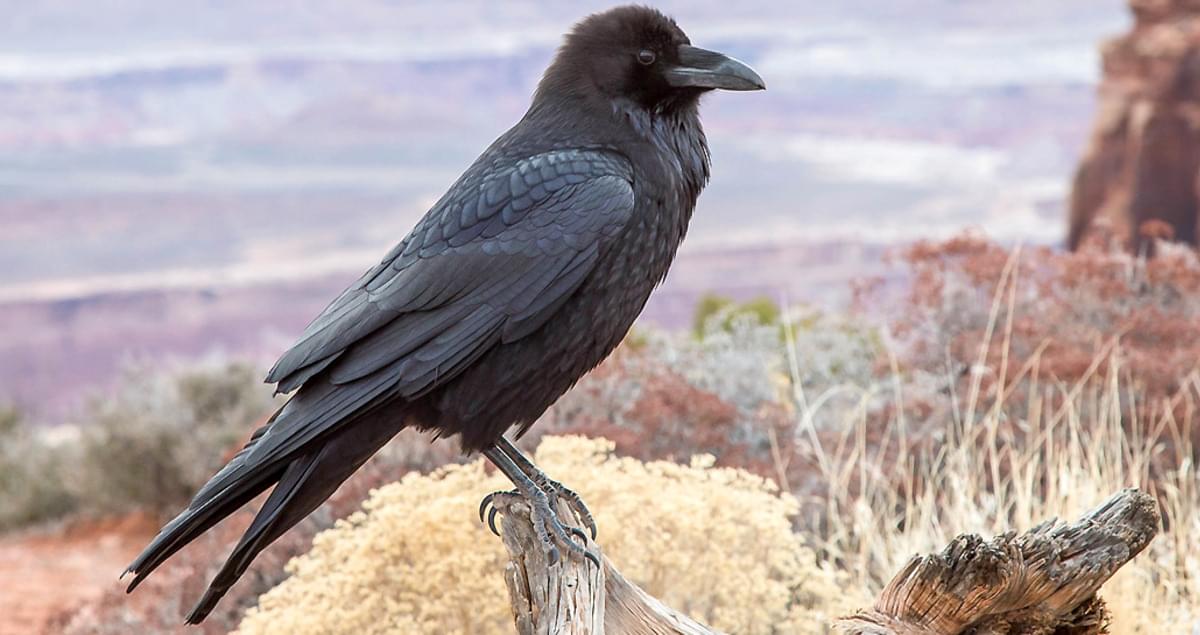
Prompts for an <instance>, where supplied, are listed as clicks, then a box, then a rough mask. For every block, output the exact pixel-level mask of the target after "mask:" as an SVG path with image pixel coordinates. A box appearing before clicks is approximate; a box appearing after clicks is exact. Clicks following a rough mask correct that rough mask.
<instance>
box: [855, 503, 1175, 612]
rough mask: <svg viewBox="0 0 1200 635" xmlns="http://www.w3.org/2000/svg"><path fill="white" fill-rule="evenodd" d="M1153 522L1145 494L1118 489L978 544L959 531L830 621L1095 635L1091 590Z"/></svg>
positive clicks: (1150, 531)
mask: <svg viewBox="0 0 1200 635" xmlns="http://www.w3.org/2000/svg"><path fill="white" fill-rule="evenodd" d="M1158 527H1159V517H1158V507H1157V505H1156V504H1155V501H1154V499H1152V498H1151V497H1149V496H1147V495H1146V494H1143V493H1142V492H1139V491H1137V490H1133V489H1127V490H1124V491H1121V492H1118V493H1117V494H1116V495H1114V496H1113V497H1112V498H1110V499H1108V500H1107V501H1106V502H1104V504H1102V505H1100V506H1099V507H1097V508H1096V509H1094V510H1092V511H1091V512H1089V513H1088V514H1087V515H1085V516H1084V517H1083V518H1081V519H1079V520H1078V521H1076V522H1074V523H1070V524H1063V523H1059V522H1057V521H1049V522H1045V523H1042V524H1041V525H1038V526H1037V527H1034V528H1033V529H1031V530H1029V531H1027V532H1025V533H1024V534H1021V535H1016V534H1013V533H1007V534H1003V535H1000V536H997V537H996V538H994V539H992V540H990V541H986V542H985V541H984V540H983V539H981V538H980V537H979V536H973V535H969V536H959V537H958V538H955V539H954V540H953V541H952V542H951V543H950V545H949V546H947V547H946V549H945V550H944V551H942V552H941V553H940V554H935V555H929V556H917V557H914V558H913V559H912V560H910V561H909V562H908V565H906V566H905V567H904V569H903V570H901V571H900V573H899V574H897V575H896V577H895V578H893V579H892V581H891V582H890V583H889V584H888V585H887V586H886V587H885V588H884V589H883V591H882V592H881V593H880V594H879V598H878V599H877V600H876V602H875V606H874V607H873V608H872V609H870V610H865V611H860V612H859V613H858V614H856V615H854V616H852V617H849V618H844V619H842V620H840V621H839V622H838V623H837V626H838V628H839V629H841V630H842V631H844V632H847V633H853V634H855V635H916V634H917V633H921V634H923V635H952V634H959V633H962V634H967V633H971V634H978V635H985V634H997V635H999V634H1001V633H1011V634H1014V635H1015V634H1018V633H1020V634H1022V635H1026V634H1028V635H1040V634H1051V633H1063V634H1071V635H1087V634H1092V633H1102V632H1104V630H1103V627H1104V623H1105V619H1106V613H1105V609H1104V604H1103V602H1101V601H1100V599H1099V598H1098V597H1097V596H1096V591H1097V590H1098V589H1099V588H1100V585H1102V584H1104V583H1105V582H1106V581H1107V580H1108V579H1109V578H1110V577H1111V576H1112V575H1113V574H1114V573H1116V571H1117V569H1120V568H1121V566H1123V565H1124V564H1125V563H1126V562H1129V561H1130V560H1131V559H1132V558H1133V557H1134V556H1136V555H1137V554H1138V553H1139V552H1141V551H1142V549H1145V548H1146V545H1148V544H1150V540H1151V539H1153V538H1154V535H1155V534H1156V533H1157V532H1158Z"/></svg>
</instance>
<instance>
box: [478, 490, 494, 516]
mask: <svg viewBox="0 0 1200 635" xmlns="http://www.w3.org/2000/svg"><path fill="white" fill-rule="evenodd" d="M495 497H496V493H495V492H492V493H491V494H488V495H487V496H484V497H483V500H482V501H479V522H481V523H482V522H483V513H484V512H485V511H487V508H488V505H489V504H490V503H491V502H492V499H493V498H495Z"/></svg>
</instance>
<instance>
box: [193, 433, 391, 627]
mask: <svg viewBox="0 0 1200 635" xmlns="http://www.w3.org/2000/svg"><path fill="white" fill-rule="evenodd" d="M403 425H404V422H403V419H402V418H394V417H387V416H383V413H374V414H371V415H366V416H364V417H362V418H360V419H359V420H357V421H354V422H351V423H349V424H348V425H346V426H345V427H344V428H342V429H341V430H340V431H338V432H337V433H335V435H334V436H333V437H331V438H328V439H326V440H324V442H323V443H321V444H320V445H319V446H317V447H315V448H313V449H312V451H311V452H310V453H308V454H304V455H301V456H299V457H297V458H295V459H293V460H292V461H291V463H289V464H288V465H287V467H286V469H285V470H284V471H283V472H282V474H281V475H280V476H279V479H278V481H279V484H278V485H277V486H276V487H275V489H274V490H273V491H272V492H271V495H270V496H269V497H268V498H267V502H266V503H265V504H264V505H263V507H262V509H260V510H259V512H258V515H257V516H255V518H254V522H252V523H251V524H250V527H249V528H247V529H246V532H245V533H244V534H243V535H242V538H241V540H239V541H238V544H237V546H236V547H234V549H233V552H232V553H231V554H230V555H229V558H228V559H227V560H226V561H225V564H224V566H222V567H221V570H220V571H219V572H218V573H217V575H216V577H214V578H213V581H212V583H211V584H210V585H209V587H208V590H207V591H205V593H204V596H203V597H202V598H201V599H200V601H199V603H198V604H197V605H196V607H195V609H193V610H192V612H191V614H189V615H188V617H187V623H188V624H199V623H200V622H201V621H203V620H204V618H205V617H207V616H208V614H209V613H211V612H212V610H213V609H214V608H215V607H216V605H217V602H219V601H220V599H221V598H222V597H224V595H225V593H226V592H228V591H229V589H230V587H232V586H233V584H234V583H235V582H237V580H238V578H240V577H241V576H242V574H243V573H245V572H246V569H247V568H248V567H249V566H250V563H251V561H253V560H254V558H255V556H257V555H258V554H259V552H261V551H262V550H263V549H266V548H267V546H268V545H270V544H271V543H272V542H274V541H275V540H276V539H277V538H279V537H280V536H282V535H283V534H284V532H286V531H287V530H288V529H290V528H291V527H292V526H294V525H295V524H296V523H298V522H300V521H301V520H303V519H304V518H305V517H306V516H308V515H309V514H310V513H311V512H312V511H313V510H315V509H316V508H317V507H319V506H320V505H321V503H323V502H325V500H326V499H328V498H329V497H330V496H331V495H332V494H333V492H334V491H335V490H336V489H337V488H338V486H339V485H341V484H342V482H344V481H345V480H346V479H347V478H349V477H350V475H351V474H353V473H354V472H355V471H356V470H357V469H358V468H359V467H361V466H362V464H363V463H365V462H366V461H367V459H369V458H371V456H372V455H373V454H375V452H376V451H378V450H379V448H381V447H383V445H384V444H385V443H387V442H388V440H389V439H391V438H392V437H393V436H395V435H396V433H397V432H399V431H400V429H401V428H402V427H403ZM221 497H222V496H220V495H218V496H217V498H221ZM214 500H215V499H214ZM205 529H207V527H205ZM197 534H198V532H197Z"/></svg>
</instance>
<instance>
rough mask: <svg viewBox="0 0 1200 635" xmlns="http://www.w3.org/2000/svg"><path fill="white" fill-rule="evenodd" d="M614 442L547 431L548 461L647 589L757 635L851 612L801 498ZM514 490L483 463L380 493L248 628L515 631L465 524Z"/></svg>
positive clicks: (817, 625)
mask: <svg viewBox="0 0 1200 635" xmlns="http://www.w3.org/2000/svg"><path fill="white" fill-rule="evenodd" d="M611 447H612V446H611V444H609V443H607V442H604V441H597V440H587V439H583V438H581V437H547V438H546V439H545V440H543V442H542V444H541V446H540V447H539V448H538V451H537V460H538V462H539V463H540V464H541V465H542V466H543V467H544V468H545V469H547V470H549V471H550V473H558V474H570V475H571V478H572V481H573V482H576V483H578V485H579V492H580V493H581V494H582V495H583V496H585V497H586V498H587V500H588V501H589V503H590V505H591V506H592V507H594V508H595V509H596V520H597V522H598V523H599V525H600V527H601V528H602V531H603V532H604V537H603V544H604V548H605V552H606V554H607V555H608V556H609V557H610V558H611V559H612V560H613V562H614V563H615V564H616V565H617V566H619V567H620V568H621V570H622V572H623V573H624V574H625V575H626V577H628V578H629V579H631V580H633V581H635V582H637V583H638V584H640V585H642V586H643V587H644V588H645V589H646V590H647V591H648V592H650V593H652V594H654V595H655V596H657V597H659V598H660V599H662V600H664V601H665V602H667V603H668V604H670V605H672V606H675V607H677V608H679V609H681V610H683V611H685V612H687V613H689V614H691V615H694V616H696V617H698V618H700V619H703V620H705V621H708V622H709V623H711V624H713V625H715V626H717V627H719V628H723V629H726V630H729V631H731V632H736V633H746V634H747V635H757V634H774V633H798V632H820V630H821V628H822V624H825V623H826V622H827V621H828V618H830V617H832V616H833V615H831V614H830V613H829V611H830V610H833V611H834V612H835V614H836V612H838V611H845V610H847V609H849V608H850V607H851V604H850V603H848V602H847V596H846V595H845V594H843V593H842V592H841V590H840V587H841V586H842V585H841V584H839V582H838V579H837V577H836V576H835V574H834V573H833V572H831V571H827V570H823V569H820V568H819V567H817V565H816V560H815V558H814V557H813V554H812V553H811V552H810V551H809V550H808V549H806V548H805V547H804V546H803V544H802V542H801V538H800V537H798V536H797V535H796V534H795V533H794V532H793V531H792V524H791V516H793V515H794V514H795V512H796V504H795V501H794V500H792V499H791V498H790V497H789V496H786V495H783V496H780V495H779V494H778V493H777V491H776V488H775V487H774V485H773V484H772V483H770V482H769V481H766V480H764V479H762V478H760V477H757V476H754V475H751V474H749V473H746V472H744V471H741V470H734V469H722V468H715V467H713V466H712V460H711V457H707V458H704V457H697V459H696V460H694V461H693V462H692V463H691V464H689V465H680V464H678V463H674V462H666V461H652V462H649V463H644V462H642V461H638V460H636V459H632V458H628V457H624V458H618V457H614V456H612V455H611V454H610V450H611ZM504 485H505V482H504V479H503V477H502V476H498V475H496V474H495V473H489V471H485V470H484V467H483V462H482V461H476V462H474V463H472V464H469V465H464V466H453V467H450V468H445V469H441V470H438V471H436V472H435V473H433V474H432V475H430V476H420V475H410V476H408V477H406V478H405V479H404V480H403V481H401V482H399V483H394V484H392V485H388V486H385V487H383V488H381V489H380V490H378V491H377V492H375V494H374V495H373V496H372V497H371V498H370V499H369V500H368V501H367V503H366V504H365V505H364V510H365V512H364V513H360V514H355V515H354V516H351V517H350V518H349V519H347V520H346V521H344V522H342V523H339V524H338V526H337V527H335V528H334V529H332V530H330V531H327V532H325V533H323V534H321V535H319V536H317V538H316V539H315V540H314V544H313V550H312V551H311V552H310V553H309V554H307V555H305V556H303V557H301V558H298V559H296V560H294V561H292V563H291V564H289V570H290V571H291V572H292V573H293V576H292V577H291V578H289V579H288V580H287V581H286V582H284V583H283V584H281V585H280V586H279V587H277V588H276V589H275V590H273V591H271V592H270V593H268V594H267V595H265V596H263V597H262V598H261V601H260V605H259V609H258V610H255V611H252V612H250V613H249V614H248V615H247V617H246V620H245V621H244V622H243V623H242V627H241V628H240V629H239V633H242V634H243V635H256V634H259V633H276V632H280V631H287V632H291V633H296V634H297V635H300V634H305V633H332V632H353V633H446V634H454V633H461V634H464V635H466V634H480V635H482V634H486V633H497V634H499V633H510V632H512V617H511V615H510V613H509V603H508V596H507V593H506V592H505V590H504V580H503V577H502V572H503V570H504V564H505V563H506V562H507V558H506V557H505V556H504V552H503V547H502V546H501V544H500V542H499V541H498V540H496V539H494V538H492V537H490V536H489V535H488V533H487V530H486V529H484V528H482V527H480V526H479V525H477V524H473V523H469V522H465V519H467V518H470V517H471V515H472V513H473V511H474V509H475V508H476V506H477V505H478V502H479V501H478V499H479V494H480V493H481V492H488V491H491V490H493V489H496V488H501V487H503V486H504ZM716 545H719V546H720V547H719V548H714V546H716ZM858 599H860V600H861V599H862V598H858Z"/></svg>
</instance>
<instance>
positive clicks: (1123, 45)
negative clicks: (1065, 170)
mask: <svg viewBox="0 0 1200 635" xmlns="http://www.w3.org/2000/svg"><path fill="white" fill-rule="evenodd" d="M1129 4H1130V8H1131V9H1132V11H1133V14H1134V16H1135V18H1136V22H1135V24H1134V27H1133V29H1132V30H1131V31H1130V32H1129V33H1127V34H1125V35H1122V36H1120V37H1118V38H1116V39H1114V40H1111V41H1109V42H1107V43H1106V44H1105V45H1104V46H1103V49H1102V50H1103V58H1104V79H1103V81H1102V83H1101V85H1100V108H1099V114H1098V115H1097V120H1096V123H1095V128H1094V130H1093V133H1092V140H1091V143H1090V146H1089V148H1088V150H1087V152H1086V154H1085V156H1084V159H1083V162H1082V164H1081V165H1080V166H1079V169H1078V172H1077V173H1076V175H1075V183H1074V191H1073V192H1072V195H1071V216H1070V231H1069V235H1068V239H1067V242H1068V244H1069V246H1070V247H1071V249H1076V248H1078V247H1079V246H1080V244H1081V243H1083V242H1085V238H1086V237H1087V234H1088V233H1089V231H1090V229H1091V228H1092V226H1093V225H1094V224H1096V221H1098V220H1101V219H1103V221H1105V222H1106V223H1108V224H1109V226H1110V227H1111V228H1112V229H1113V230H1114V231H1115V233H1116V235H1117V236H1118V237H1119V238H1120V239H1121V240H1122V241H1123V242H1124V243H1125V244H1126V245H1127V246H1129V247H1130V248H1131V249H1134V250H1149V249H1150V248H1151V247H1152V245H1153V242H1154V241H1155V240H1159V239H1162V238H1163V237H1164V236H1167V235H1170V236H1172V237H1173V239H1174V240H1177V241H1180V242H1186V243H1189V244H1192V245H1196V244H1197V243H1198V242H1200V237H1198V236H1197V215H1198V214H1200V0H1130V2H1129ZM1164 224H1165V225H1166V226H1169V228H1170V231H1169V232H1167V231H1166V230H1165V228H1164V227H1163V225H1164ZM1142 229H1147V230H1152V231H1149V233H1145V232H1143V231H1142Z"/></svg>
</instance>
